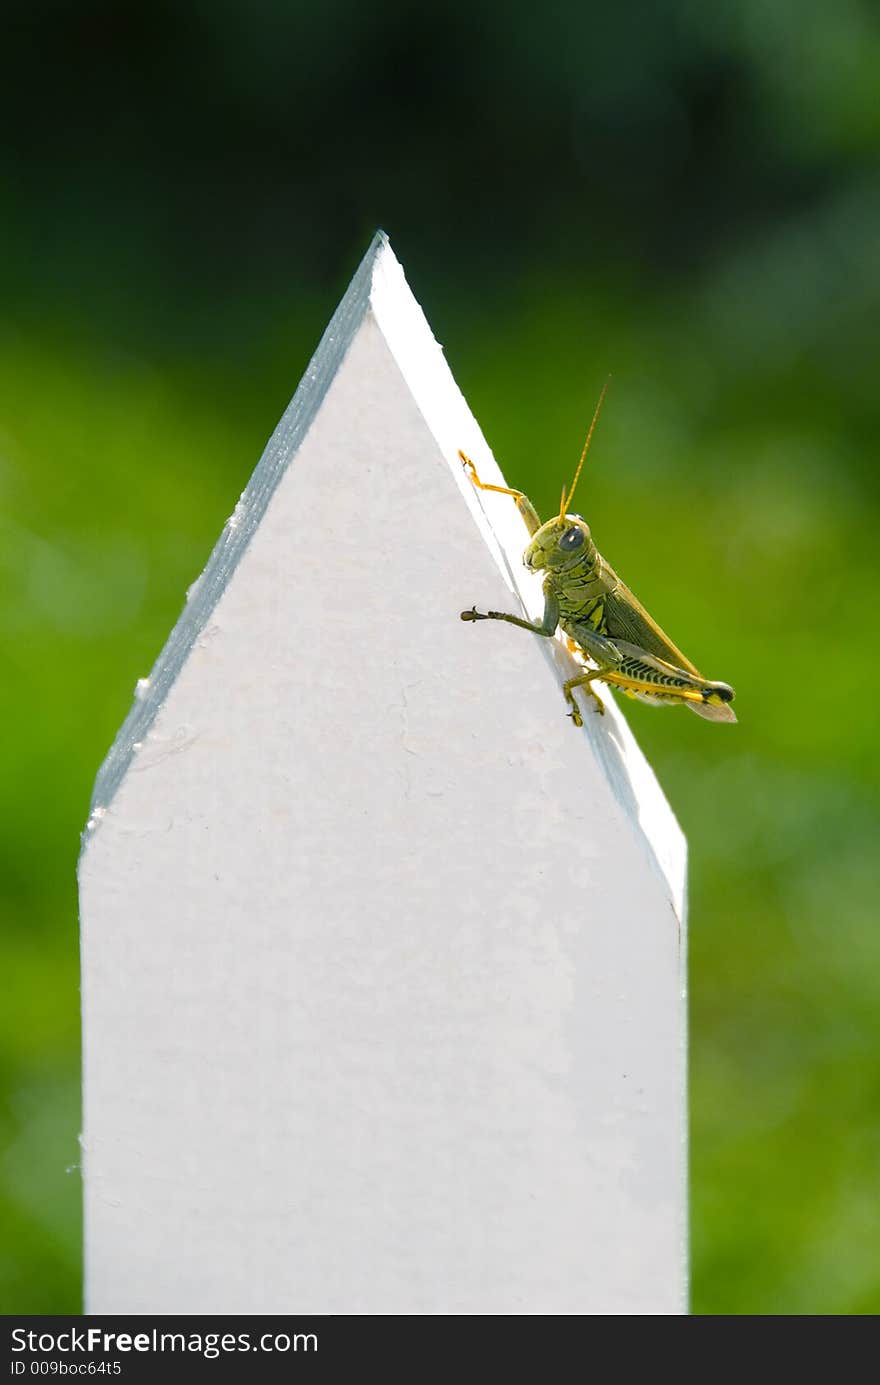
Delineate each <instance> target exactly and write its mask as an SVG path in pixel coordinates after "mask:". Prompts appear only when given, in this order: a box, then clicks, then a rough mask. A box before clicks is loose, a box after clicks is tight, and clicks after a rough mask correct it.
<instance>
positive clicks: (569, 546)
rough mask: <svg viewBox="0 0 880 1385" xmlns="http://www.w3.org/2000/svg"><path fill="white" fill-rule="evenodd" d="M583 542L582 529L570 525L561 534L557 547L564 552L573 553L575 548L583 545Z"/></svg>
mask: <svg viewBox="0 0 880 1385" xmlns="http://www.w3.org/2000/svg"><path fill="white" fill-rule="evenodd" d="M583 542H584V531H583V529H576V528H574V527H572V528H571V529H566V531H565V533H564V534H563V535H562V538H561V539H560V540H559V547H560V548H561V549H562V550H563V552H564V553H574V552H575V550H576V549H578V548H581V547H583Z"/></svg>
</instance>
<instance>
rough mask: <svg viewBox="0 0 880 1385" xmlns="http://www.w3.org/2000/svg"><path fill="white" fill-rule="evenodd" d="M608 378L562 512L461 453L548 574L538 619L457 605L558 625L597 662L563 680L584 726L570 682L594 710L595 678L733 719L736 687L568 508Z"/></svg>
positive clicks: (534, 627)
mask: <svg viewBox="0 0 880 1385" xmlns="http://www.w3.org/2000/svg"><path fill="white" fill-rule="evenodd" d="M607 389H608V382H607V381H606V383H605V385H604V387H603V389H602V393H601V395H600V396H599V403H598V404H597V405H596V412H595V413H594V415H593V421H592V423H591V424H590V429H589V432H588V433H587V440H586V442H585V443H584V450H583V452H582V453H581V458H580V461H579V462H578V466H577V470H576V472H575V474H574V480H573V481H572V483H571V489H570V490H568V491H567V492H566V490H565V489H564V488H563V491H562V504H561V505H560V508H559V514H558V515H556V516H555V517H554V518H553V519H550V520H548V521H547V523H546V524H542V523H541V520H540V517H539V515H538V512H537V510H536V509H535V507H534V505H533V504H532V502H531V501H530V500H529V498H528V497H527V496H526V495H524V494H523V492H522V491H516V490H509V489H508V488H507V487H506V486H490V485H487V484H486V482H484V481H481V480H480V478H479V476H478V475H477V469H476V467H475V466H474V464H473V462H472V461H471V460H470V458H469V457H467V456H466V455H465V454H464V452H460V453H459V456H460V457H461V460H462V462H463V463H464V465H465V466H466V467H467V469H468V471H469V473H470V477H471V480H472V481H473V483H474V485H475V486H477V487H478V488H479V489H480V490H483V491H496V492H498V494H500V495H510V496H512V497H513V499H514V500H515V501H516V508H517V509H518V510H519V512H520V514H521V515H522V517H523V519H524V520H525V523H526V528H527V529H528V531H529V535H530V537H531V542H530V544H529V545H528V547H527V548H526V550H525V553H524V554H523V562H524V563H525V565H526V567H527V568H528V569H529V571H530V572H545V573H546V576H545V578H544V616H543V619H542V620H541V621H540V623H538V622H533V621H530V620H523V619H522V618H521V617H520V616H511V615H505V614H503V613H502V612H501V611H487V612H486V613H485V614H482V613H481V612H479V611H478V610H477V609H476V607H474V608H473V609H472V610H470V611H462V613H461V618H462V620H506V621H508V622H509V623H510V624H511V625H518V626H520V628H521V629H523V630H530V631H532V633H533V634H535V635H543V636H545V637H546V638H548V639H549V638H552V636H553V635H555V634H556V631H557V629H561V630H562V631H563V632H564V633H565V634H566V635H567V636H568V645H569V649H570V650H571V651H572V653H573V654H575V655H576V656H578V659H579V662H581V663H583V664H584V665H585V666H586V661H587V660H589V661H590V663H591V664H593V665H595V667H592V668H586V667H585V672H583V673H581V674H578V675H577V677H575V678H569V679H568V681H567V682H566V683H565V684H564V685H563V689H562V691H563V693H564V694H565V700H566V702H568V703H569V704H570V706H571V709H572V710H571V711H570V713H569V716H570V717H571V718H572V720H573V722H574V724H575V726H582V725H583V719H582V717H581V712H580V708H579V707H578V704H577V701H576V699H575V696H574V689H575V688H587V689H588V690H589V692H590V693H591V694H592V697H593V702H594V704H595V706H596V710H597V711H598V712H604V710H605V708H604V706H603V704H602V701H601V699H600V698H599V696H598V694H597V693H596V692H595V691H594V689H593V686H592V684H593V681H594V679H598V680H599V681H600V682H602V683H610V684H611V685H612V686H613V687H615V688H619V689H620V690H621V692H623V693H625V694H626V695H627V697H636V698H638V699H639V700H640V701H642V702H649V703H653V704H654V705H657V704H661V703H670V704H678V705H681V704H684V706H686V707H689V708H690V710H691V711H692V712H696V713H697V715H698V716H701V717H705V718H706V719H707V720H708V721H736V714H735V712H734V710H733V708H732V707H731V705H730V704H731V702H732V701H733V697H734V692H733V688H731V687H730V685H729V684H728V683H714V682H710V681H709V679H708V678H704V677H703V675H702V674H701V673H699V672H698V670H697V669H696V668H695V667H694V665H693V664H692V663H691V661H690V659H688V658H686V657H685V655H684V654H682V652H681V650H680V649H678V648H677V647H676V646H675V645H674V644H673V643H672V641H671V639H670V638H669V636H668V635H666V634H665V633H664V631H663V630H661V628H660V626H659V625H658V624H657V622H656V621H654V620H652V619H651V617H650V616H649V615H648V612H647V611H646V610H645V608H644V606H642V604H641V603H640V602H639V601H638V600H637V599H636V597H634V596H633V594H632V592H631V591H630V589H629V587H627V586H625V585H624V583H623V582H621V580H620V578H619V577H618V576H617V573H616V572H615V571H614V569H613V568H612V567H611V566H610V565H609V564H608V563H606V561H605V559H604V558H603V557H602V555H601V553H600V552H599V551H598V549H597V548H596V545H595V544H594V543H593V540H592V537H591V535H590V530H589V527H588V525H587V524H586V523H585V521H584V520H583V519H582V518H581V516H580V515H573V514H569V513H568V507H569V506H570V504H571V500H572V496H573V495H574V492H575V487H576V486H577V483H578V480H579V478H580V474H581V471H582V469H583V465H584V461H585V459H586V456H587V452H588V450H589V446H590V442H591V440H592V437H593V430H594V428H595V427H596V420H597V419H598V417H599V411H600V409H601V408H602V402H603V400H604V398H605V392H606V390H607Z"/></svg>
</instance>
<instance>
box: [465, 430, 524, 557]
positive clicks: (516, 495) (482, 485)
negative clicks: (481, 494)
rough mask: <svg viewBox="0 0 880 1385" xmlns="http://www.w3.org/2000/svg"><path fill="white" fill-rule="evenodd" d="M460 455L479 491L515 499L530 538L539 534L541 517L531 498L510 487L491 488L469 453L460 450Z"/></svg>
mask: <svg viewBox="0 0 880 1385" xmlns="http://www.w3.org/2000/svg"><path fill="white" fill-rule="evenodd" d="M458 455H459V457H460V458H461V460H462V461H463V462H464V465H465V468H466V469H467V473H468V475H469V476H470V478H471V480H472V481H473V483H474V485H475V486H476V488H477V490H480V491H494V492H495V494H496V495H510V496H512V497H513V499H514V500H515V501H516V508H517V509H518V510H519V512H520V514H521V515H522V517H523V519H524V520H525V526H526V528H527V529H528V531H529V537H530V538H531V537H532V536H533V535H535V534H537V532H538V530H539V529H540V527H541V520H540V516H539V515H538V511H537V510H536V509H535V507H534V505H533V504H532V502H531V500H529V497H528V496H527V495H526V494H525V492H524V491H513V490H510V488H509V487H508V486H490V485H489V483H488V482H487V481H481V480H480V478H479V476H478V475H477V468H476V467H475V466H474V464H473V462H472V461H471V459H470V457H469V456H468V455H467V453H465V452H462V451H461V450H460V449H459V453H458Z"/></svg>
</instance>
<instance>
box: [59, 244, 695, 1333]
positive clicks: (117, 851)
mask: <svg viewBox="0 0 880 1385" xmlns="http://www.w3.org/2000/svg"><path fill="white" fill-rule="evenodd" d="M460 447H461V448H464V449H465V450H466V451H468V452H469V453H470V454H471V455H472V456H473V457H474V459H475V461H476V462H477V464H478V467H479V469H480V470H481V472H483V473H484V475H485V476H486V477H487V478H488V479H492V476H493V474H494V476H495V478H496V479H500V473H498V471H497V468H496V467H495V464H494V462H493V461H492V459H491V456H490V454H489V452H488V449H487V446H486V443H485V442H484V440H483V438H482V436H481V434H480V431H479V429H478V427H477V425H476V423H475V421H474V419H473V417H472V416H471V414H470V411H469V410H468V407H467V405H466V403H465V401H464V399H463V397H462V395H461V394H460V392H459V391H458V389H457V387H456V385H455V383H454V381H453V379H452V376H451V374H450V372H449V370H448V367H447V366H446V364H445V361H444V359H443V356H442V353H441V350H440V348H439V346H438V345H437V344H436V342H435V341H434V339H433V337H432V335H431V332H430V329H429V327H428V325H427V323H426V321H425V319H424V317H423V315H422V313H421V310H420V309H419V307H418V305H417V303H416V302H415V300H414V299H413V297H412V295H411V293H410V291H409V289H408V287H407V285H406V282H405V280H404V277H403V273H402V271H401V269H400V266H399V265H398V263H397V261H396V260H395V258H394V256H393V254H392V252H391V250H390V248H389V246H388V243H387V241H386V240H385V238H384V237H383V236H377V238H376V240H375V241H374V243H373V245H372V247H371V249H370V251H369V252H368V254H367V256H366V258H365V259H364V261H363V264H362V265H361V267H360V269H359V270H358V272H357V274H356V276H355V278H354V280H353V281H352V284H351V286H350V288H349V290H348V292H347V293H346V295H345V298H344V299H343V301H342V303H341V304H340V307H339V309H338V311H337V313H336V314H335V316H334V318H333V320H332V322H331V323H330V326H329V327H328V329H327V332H326V333H325V336H324V338H323V340H322V342H321V344H320V346H319V348H318V351H317V353H316V355H315V357H314V359H313V361H312V362H311V364H310V366H309V368H308V370H307V372H306V375H305V377H304V379H303V381H302V383H301V385H300V387H299V389H298V391H297V394H296V397H295V398H294V400H293V402H292V403H291V405H290V407H289V409H288V410H287V412H286V414H285V415H284V418H283V419H282V420H281V422H280V424H279V425H278V428H277V429H276V431H275V433H274V435H273V437H272V439H271V440H270V442H269V444H268V447H267V449H266V452H265V454H264V456H263V459H262V461H261V462H260V464H259V466H258V467H257V469H256V471H255V472H254V475H253V478H252V480H251V482H250V484H249V485H248V487H247V489H246V491H245V492H244V494H243V495H242V497H241V500H240V501H239V503H238V505H237V506H236V508H235V512H234V514H233V516H232V518H231V519H230V520H229V522H228V524H227V526H226V528H225V530H224V532H223V535H222V536H221V538H220V540H219V542H218V544H217V546H216V548H215V549H214V552H213V554H212V555H211V558H210V561H209V562H208V565H207V567H206V569H205V571H204V573H203V574H202V576H201V577H200V578H199V579H198V582H197V583H196V584H195V586H194V588H193V589H191V591H190V593H189V598H188V602H187V605H186V608H185V610H184V612H183V614H182V615H181V617H180V620H179V621H178V623H177V625H176V626H175V628H174V630H173V631H172V634H171V636H170V638H169V640H168V643H167V644H166V646H165V649H164V650H163V651H162V653H161V655H160V656H159V659H158V661H157V663H156V666H155V668H154V669H153V672H152V674H151V676H150V678H149V679H148V680H142V683H141V684H139V685H138V690H137V696H136V699H135V703H134V707H133V709H132V712H131V714H130V715H129V717H128V719H127V720H126V722H125V724H124V725H123V727H122V729H121V730H120V732H119V735H118V737H117V739H116V742H115V744H114V745H113V747H112V749H111V750H110V753H109V755H108V757H107V760H106V761H105V764H104V766H103V767H102V769H101V771H100V773H99V775H98V780H97V784H96V789H95V800H94V807H93V811H92V815H91V818H90V820H89V825H88V828H87V832H86V836H85V841H84V846H83V854H82V859H81V865H80V885H81V914H82V959H83V1025H84V1053H85V1056H84V1088H85V1090H84V1105H85V1117H84V1125H85V1129H84V1137H83V1143H84V1179H85V1219H86V1283H87V1299H86V1302H87V1311H89V1312H91V1313H127V1312H130V1313H138V1312H155V1313H186V1312H192V1313H198V1312H206V1313H235V1312H240V1313H259V1312H267V1313H278V1312H296V1313H300V1312H301V1313H333V1314H393V1313H405V1314H412V1313H426V1314H437V1313H440V1314H594V1313H614V1314H618V1313H636V1314H662V1313H681V1312H684V1311H686V1308H685V1302H686V1301H685V1280H686V1249H685V1245H686V1233H685V1226H686V1193H685V1164H686V1145H685V1052H684V1045H685V1001H684V990H683V985H684V982H683V975H684V971H683V952H684V935H683V907H684V904H683V902H684V870H685V846H684V840H683V838H682V836H681V833H680V831H679V829H678V827H677V825H676V823H675V820H674V818H673V817H672V815H671V813H670V811H669V808H668V807H667V805H666V802H665V800H664V798H663V796H662V793H661V792H660V790H659V788H658V786H657V783H656V780H655V779H654V776H653V774H652V772H651V770H650V768H649V767H648V765H647V764H646V763H645V761H644V759H643V757H642V755H641V753H640V751H639V750H638V748H637V746H636V745H635V743H634V741H633V739H632V736H631V734H630V732H629V730H628V728H627V726H626V723H625V722H624V720H623V718H622V717H621V716H620V714H619V713H618V711H617V709H616V707H615V706H614V705H613V704H612V705H609V708H608V715H607V716H605V717H598V716H596V715H590V714H587V715H586V717H585V723H586V724H585V727H584V729H583V731H580V732H578V731H577V730H575V729H574V728H573V726H572V723H571V721H570V720H569V719H568V718H567V717H566V716H565V708H564V704H563V700H562V696H561V692H560V681H561V676H562V669H564V668H565V667H566V666H567V659H568V655H567V654H566V653H565V651H564V650H563V648H562V647H561V645H559V646H556V645H554V646H553V647H552V648H551V649H549V650H548V648H547V646H548V645H549V642H545V641H539V640H538V639H535V638H532V637H530V636H528V635H526V634H524V633H523V632H521V631H516V630H512V629H511V628H510V627H508V626H501V625H492V626H490V625H482V626H476V627H475V626H470V625H465V624H463V623H462V622H461V621H460V619H459V612H460V611H461V610H462V609H464V608H465V607H469V606H471V605H473V604H474V603H477V604H478V606H480V607H481V608H483V609H486V608H487V607H493V608H496V609H497V608H501V609H504V608H505V607H506V608H507V609H512V608H513V609H515V602H516V600H517V597H516V595H514V592H515V591H518V592H519V593H520V594H521V596H522V600H523V601H524V603H525V606H526V607H527V608H528V609H530V610H532V611H535V612H536V611H537V610H538V609H539V608H540V589H539V587H538V586H537V582H536V580H535V579H532V578H530V577H529V576H528V574H527V573H526V572H525V570H524V569H523V568H522V566H521V563H520V555H521V552H522V549H523V547H524V544H525V532H524V529H523V527H522V521H521V520H520V519H519V517H518V515H517V514H516V512H515V509H514V507H513V505H512V503H511V502H510V501H509V500H507V499H505V498H504V497H500V496H492V495H480V496H478V495H477V493H475V491H474V489H473V487H472V485H471V483H470V482H469V480H468V479H467V477H466V476H465V474H464V472H463V469H462V467H461V464H460V462H459V461H458V459H457V451H458V449H459V448H460ZM569 460H570V459H569ZM567 466H568V462H567V461H565V460H564V459H563V460H562V461H561V462H560V475H561V476H562V477H563V479H564V477H565V476H567V475H568V470H567ZM609 702H610V699H609Z"/></svg>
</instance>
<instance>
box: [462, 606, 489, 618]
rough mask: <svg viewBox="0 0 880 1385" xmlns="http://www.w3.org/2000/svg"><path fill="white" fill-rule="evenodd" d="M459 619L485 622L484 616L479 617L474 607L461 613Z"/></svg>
mask: <svg viewBox="0 0 880 1385" xmlns="http://www.w3.org/2000/svg"><path fill="white" fill-rule="evenodd" d="M461 618H462V620H485V619H486V617H485V616H481V615H480V613H479V611H478V610H477V608H476V606H472V607H471V609H470V610H469V611H462V613H461Z"/></svg>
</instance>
